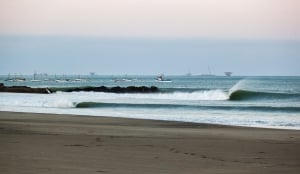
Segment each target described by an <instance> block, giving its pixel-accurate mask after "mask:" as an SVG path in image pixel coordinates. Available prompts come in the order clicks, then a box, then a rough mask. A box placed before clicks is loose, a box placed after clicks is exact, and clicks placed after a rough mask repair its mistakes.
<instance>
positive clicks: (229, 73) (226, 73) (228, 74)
mask: <svg viewBox="0 0 300 174" xmlns="http://www.w3.org/2000/svg"><path fill="white" fill-rule="evenodd" d="M224 74H225V76H227V77H231V75H232V72H224Z"/></svg>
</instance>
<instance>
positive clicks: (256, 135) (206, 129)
mask: <svg viewBox="0 0 300 174" xmlns="http://www.w3.org/2000/svg"><path fill="white" fill-rule="evenodd" d="M0 173H1V174H2V173H3V174H12V173H13V174H25V173H26V174H48V173H53V174H77V173H82V174H90V173H95V174H96V173H120V174H127V173H128V174H144V173H151V174H158V173H166V174H168V173H170V174H175V173H187V174H192V173H197V174H198V173H204V174H205V173H214V174H215V173H228V174H235V173H238V174H247V173H262V174H268V173H270V174H274V173H278V174H283V173H287V174H292V173H297V174H299V173H300V131H296V130H274V129H258V128H241V127H230V126H218V125H207V124H193V123H180V122H166V121H151V120H137V119H123V118H109V117H88V116H64V115H51V114H32V113H10V112H0Z"/></svg>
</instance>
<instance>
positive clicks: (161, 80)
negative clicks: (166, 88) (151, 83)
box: [155, 74, 172, 82]
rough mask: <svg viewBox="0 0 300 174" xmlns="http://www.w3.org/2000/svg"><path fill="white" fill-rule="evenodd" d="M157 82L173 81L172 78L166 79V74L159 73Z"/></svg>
mask: <svg viewBox="0 0 300 174" xmlns="http://www.w3.org/2000/svg"><path fill="white" fill-rule="evenodd" d="M155 81H156V82H172V80H170V79H165V77H164V74H161V75H159V76H158V77H157V78H156V79H155Z"/></svg>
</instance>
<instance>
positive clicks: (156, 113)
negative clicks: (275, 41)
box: [0, 76, 300, 129]
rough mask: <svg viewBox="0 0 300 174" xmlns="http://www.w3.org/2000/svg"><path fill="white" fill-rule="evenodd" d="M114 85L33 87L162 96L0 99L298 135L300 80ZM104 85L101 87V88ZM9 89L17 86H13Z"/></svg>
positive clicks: (6, 105) (1, 105) (25, 106)
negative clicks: (117, 89) (141, 89)
mask: <svg viewBox="0 0 300 174" xmlns="http://www.w3.org/2000/svg"><path fill="white" fill-rule="evenodd" d="M138 78H139V79H140V80H139V81H134V82H124V83H115V82H112V81H111V80H110V79H109V78H108V77H107V76H99V77H94V79H90V80H89V81H86V82H84V83H76V84H74V83H73V84H69V83H66V84H57V83H55V82H47V83H45V82H44V83H43V82H41V83H40V84H37V83H34V84H31V83H29V82H25V84H19V85H27V86H32V87H39V86H47V87H49V88H51V87H56V88H57V87H64V88H68V87H71V86H74V85H77V86H96V85H99V84H101V85H105V86H116V85H118V86H130V85H134V86H142V85H144V86H150V85H155V86H158V87H159V89H161V92H158V93H123V94H116V93H104V92H63V91H58V92H55V93H53V94H22V93H0V111H14V112H35V113H54V114H72V115H89V116H109V117H126V118H140V119H156V120H171V121H182V122H196V123H212V124H223V125H235V126H249V127H265V128H282V129H300V104H299V103H300V102H299V101H300V94H299V92H300V89H299V86H298V85H299V84H300V80H299V78H295V77H288V78H281V77H272V78H269V77H268V78H265V77H256V78H245V77H238V78H237V77H236V78H225V77H215V78H200V77H181V76H174V77H172V80H173V83H168V84H166V83H164V84H160V83H155V82H154V81H152V80H153V79H152V77H148V76H145V77H138ZM99 82H101V83H99ZM5 85H16V84H14V83H12V84H9V83H6V84H5Z"/></svg>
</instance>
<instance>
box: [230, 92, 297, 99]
mask: <svg viewBox="0 0 300 174" xmlns="http://www.w3.org/2000/svg"><path fill="white" fill-rule="evenodd" d="M299 98H300V94H289V93H274V92H273V93H272V92H261V91H247V90H236V91H233V92H232V93H230V95H229V100H283V99H299Z"/></svg>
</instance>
